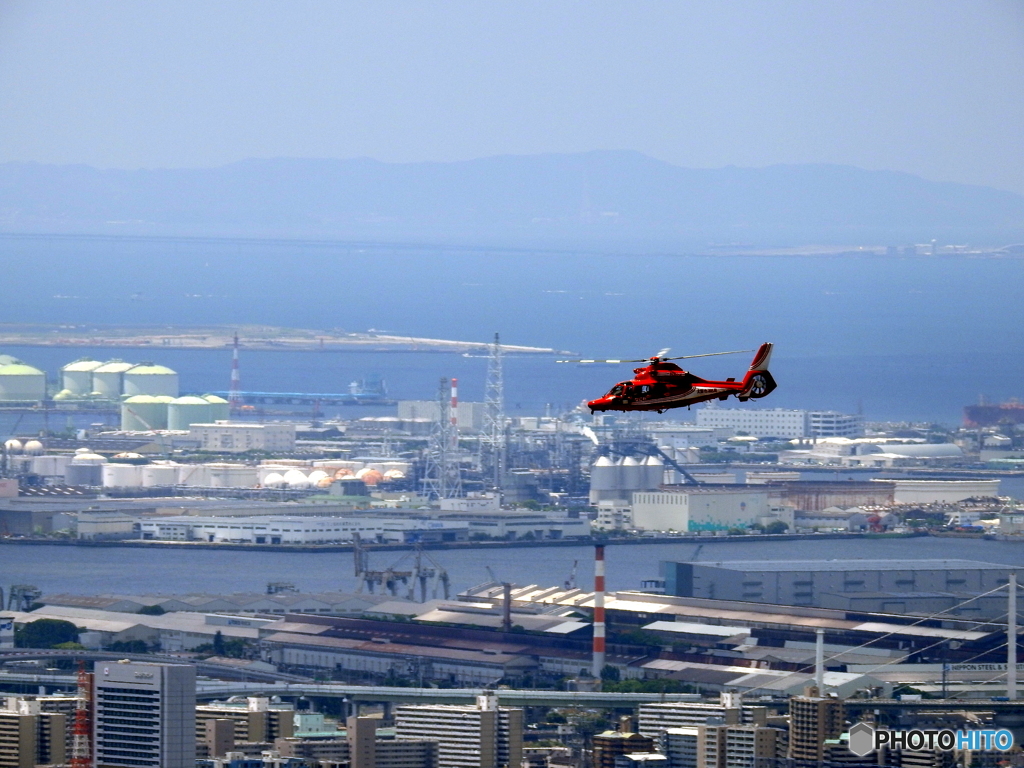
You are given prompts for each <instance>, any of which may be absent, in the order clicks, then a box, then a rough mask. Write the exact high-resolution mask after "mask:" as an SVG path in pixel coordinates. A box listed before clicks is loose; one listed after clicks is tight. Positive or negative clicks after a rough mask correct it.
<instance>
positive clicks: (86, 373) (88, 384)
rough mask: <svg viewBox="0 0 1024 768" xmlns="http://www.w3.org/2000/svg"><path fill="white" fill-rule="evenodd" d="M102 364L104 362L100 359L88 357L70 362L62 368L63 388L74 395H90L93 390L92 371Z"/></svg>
mask: <svg viewBox="0 0 1024 768" xmlns="http://www.w3.org/2000/svg"><path fill="white" fill-rule="evenodd" d="M101 365H103V363H101V362H100V361H99V360H91V359H89V358H88V357H83V358H82V359H81V360H75V362H73V363H68V364H67V365H65V366H64V367H63V368H61V369H60V377H61V388H62V389H65V390H67V391H68V392H69V393H71V394H72V395H79V396H81V397H84V396H85V395H88V394H89V393H90V392H92V391H93V386H92V372H93V371H95V370H96V369H97V368H99V367H100V366H101Z"/></svg>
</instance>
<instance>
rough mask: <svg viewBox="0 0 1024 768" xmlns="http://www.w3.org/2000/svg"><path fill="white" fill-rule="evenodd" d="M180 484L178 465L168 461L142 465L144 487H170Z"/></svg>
mask: <svg viewBox="0 0 1024 768" xmlns="http://www.w3.org/2000/svg"><path fill="white" fill-rule="evenodd" d="M177 484H178V465H177V464H174V463H171V462H166V463H160V464H146V465H145V466H143V467H142V487H143V488H169V487H170V486H172V485H177Z"/></svg>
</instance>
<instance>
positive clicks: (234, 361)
mask: <svg viewBox="0 0 1024 768" xmlns="http://www.w3.org/2000/svg"><path fill="white" fill-rule="evenodd" d="M234 347H235V350H234V352H233V353H232V355H231V388H230V389H231V391H230V393H229V394H228V408H229V409H230V410H231V412H232V413H234V412H235V411H237V410H238V407H239V406H240V405H241V404H242V376H241V374H240V373H239V370H238V334H237V333H236V334H235V343H234Z"/></svg>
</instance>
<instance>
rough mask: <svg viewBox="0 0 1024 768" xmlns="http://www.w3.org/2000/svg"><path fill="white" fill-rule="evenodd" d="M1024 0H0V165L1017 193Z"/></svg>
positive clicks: (1021, 173) (1021, 175) (1022, 154)
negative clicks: (568, 166) (500, 161)
mask: <svg viewBox="0 0 1024 768" xmlns="http://www.w3.org/2000/svg"><path fill="white" fill-rule="evenodd" d="M1022 73H1024V3H1022V2H1021V1H1020V0H970V1H967V2H946V1H943V0H931V1H929V2H910V1H901V2H892V1H890V0H886V1H885V2H878V1H874V0H855V1H850V2H823V1H821V0H816V1H815V2H802V1H800V0H784V1H782V2H707V3H684V2H615V3H609V2H594V1H590V2H549V0H544V1H543V2H523V1H521V0H520V1H517V2H483V1H481V2H379V1H374V2H315V1H312V0H310V1H308V2H301V1H300V0H288V2H254V1H252V0H247V1H246V2H213V1H211V0H201V1H198V2H191V1H189V0H174V1H173V2H100V1H97V2H46V1H45V0H21V1H13V0H0V161H6V160H39V161H45V162H59V163H79V162H80V163H89V164H93V165H99V166H105V167H123V168H132V167H181V166H210V165H218V164H222V163H226V162H230V161H233V160H238V159H241V158H245V157H278V156H293V157H294V156H303V157H339V158H347V157H355V156H364V155H365V156H370V157H374V158H378V159H381V160H393V161H410V160H454V159H465V158H473V157H481V156H485V155H492V154H500V153H537V152H563V151H578V150H590V149H635V150H639V151H642V152H645V153H648V154H650V155H652V156H654V157H658V158H661V159H664V160H668V161H670V162H674V163H677V164H680V165H688V166H721V165H728V164H735V165H745V166H760V165H768V164H773V163H797V162H831V163H849V164H853V165H858V166H861V167H865V168H885V169H894V170H905V171H910V172H912V173H916V174H920V175H922V176H925V177H927V178H931V179H937V180H950V181H963V182H972V183H980V184H989V185H993V186H997V187H1001V188H1004V189H1011V190H1015V191H1018V192H1024V76H1022Z"/></svg>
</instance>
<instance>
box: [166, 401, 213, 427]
mask: <svg viewBox="0 0 1024 768" xmlns="http://www.w3.org/2000/svg"><path fill="white" fill-rule="evenodd" d="M212 410H213V406H212V405H211V404H210V403H208V402H206V401H205V400H203V398H201V397H195V396H193V395H186V396H185V397H176V398H175V399H174V400H172V401H171V402H170V403H168V404H167V428H168V429H188V428H189V426H191V425H192V424H209V423H210V422H211V421H213V419H212V418H211V413H212Z"/></svg>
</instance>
